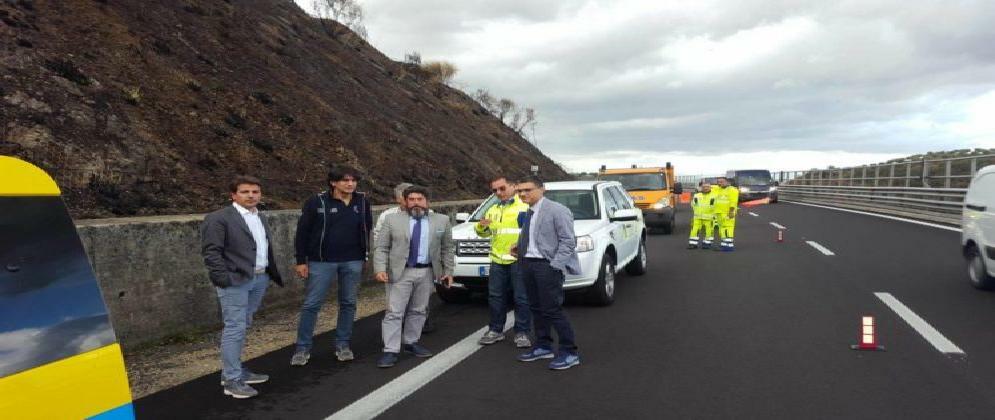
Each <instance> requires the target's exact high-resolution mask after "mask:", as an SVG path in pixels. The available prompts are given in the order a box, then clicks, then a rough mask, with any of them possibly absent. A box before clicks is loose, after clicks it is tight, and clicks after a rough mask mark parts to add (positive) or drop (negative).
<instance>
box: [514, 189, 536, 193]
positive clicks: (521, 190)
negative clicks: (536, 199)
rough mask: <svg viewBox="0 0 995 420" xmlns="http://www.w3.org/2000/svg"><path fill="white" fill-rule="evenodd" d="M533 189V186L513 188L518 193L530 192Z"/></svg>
mask: <svg viewBox="0 0 995 420" xmlns="http://www.w3.org/2000/svg"><path fill="white" fill-rule="evenodd" d="M533 190H535V188H519V189H517V190H515V192H517V193H519V194H528V193H530V192H532V191H533Z"/></svg>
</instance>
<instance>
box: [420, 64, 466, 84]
mask: <svg viewBox="0 0 995 420" xmlns="http://www.w3.org/2000/svg"><path fill="white" fill-rule="evenodd" d="M421 68H422V69H423V70H425V71H426V72H428V73H429V74H430V75H431V76H432V80H433V81H435V82H439V83H445V84H447V85H448V84H449V82H451V81H452V80H453V77H455V76H456V72H457V71H459V68H458V67H456V65H455V64H453V63H450V62H448V61H429V62H427V63H424V64H422V65H421Z"/></svg>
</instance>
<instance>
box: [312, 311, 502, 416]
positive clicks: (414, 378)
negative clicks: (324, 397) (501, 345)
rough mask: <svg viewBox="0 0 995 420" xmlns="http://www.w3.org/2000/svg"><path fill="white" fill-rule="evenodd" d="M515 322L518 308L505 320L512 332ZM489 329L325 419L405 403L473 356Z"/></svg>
mask: <svg viewBox="0 0 995 420" xmlns="http://www.w3.org/2000/svg"><path fill="white" fill-rule="evenodd" d="M513 325H515V314H514V311H509V312H508V320H507V321H505V323H504V331H508V330H509V329H511V327H512V326H513ZM487 330H488V327H486V326H485V327H483V328H481V329H479V330H477V331H474V332H473V333H471V334H470V335H469V336H467V337H466V338H464V339H462V340H460V341H459V342H458V343H456V344H453V345H452V346H449V348H447V349H446V350H444V351H443V352H441V353H439V354H436V355H435V356H432V357H431V358H430V359H428V360H426V361H424V362H422V363H421V364H420V365H418V366H415V368H414V369H411V370H409V371H407V372H406V373H405V374H403V375H401V376H398V377H397V378H394V380H393V381H390V382H388V383H387V384H385V385H384V386H381V387H380V388H377V390H376V391H373V392H371V393H369V394H368V395H366V396H365V397H363V398H360V399H358V400H356V401H355V402H353V403H352V404H349V405H348V406H346V407H345V408H343V409H341V410H339V411H337V412H336V413H335V414H332V415H331V416H329V417H326V418H325V420H340V419H342V420H344V419H350V420H351V419H372V418H374V417H376V416H379V415H380V414H383V412H384V411H387V409H389V408H391V407H393V406H394V404H397V403H399V402H401V401H402V400H404V399H405V398H407V397H408V396H409V395H411V394H413V393H414V392H415V391H417V390H418V389H420V388H421V387H423V386H425V385H427V384H428V383H429V382H431V381H432V380H433V379H435V378H437V377H439V375H442V374H443V373H445V372H446V371H447V370H449V369H450V368H452V367H453V366H456V364H458V363H459V362H462V361H463V359H466V358H467V357H470V355H472V354H473V353H476V352H477V350H480V348H481V347H483V346H481V345H480V344H477V340H478V339H480V336H481V335H483V334H484V333H486V332H487Z"/></svg>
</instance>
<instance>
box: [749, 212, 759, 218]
mask: <svg viewBox="0 0 995 420" xmlns="http://www.w3.org/2000/svg"><path fill="white" fill-rule="evenodd" d="M750 216H753V217H759V216H760V215H759V214H756V213H754V212H752V211H751V212H750Z"/></svg>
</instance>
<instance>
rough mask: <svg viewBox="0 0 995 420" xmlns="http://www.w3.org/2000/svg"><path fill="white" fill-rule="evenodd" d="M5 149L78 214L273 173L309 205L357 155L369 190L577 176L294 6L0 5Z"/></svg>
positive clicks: (456, 96)
mask: <svg viewBox="0 0 995 420" xmlns="http://www.w3.org/2000/svg"><path fill="white" fill-rule="evenodd" d="M0 154H5V155H13V156H18V157H20V158H22V159H25V160H28V161H30V162H32V163H34V164H36V165H39V166H41V167H42V168H44V169H46V170H48V171H49V172H50V173H51V174H53V175H54V176H55V177H56V179H57V181H58V182H59V184H60V186H62V188H63V191H64V193H65V196H66V198H67V201H68V203H69V206H70V210H71V212H72V213H73V215H74V216H75V217H83V218H93V217H107V216H118V215H152V214H175V213H197V212H204V211H209V210H211V209H213V208H215V207H216V206H218V205H219V204H221V203H224V202H225V201H226V199H225V197H226V195H227V193H226V189H225V184H226V183H227V179H229V178H230V177H231V176H232V175H234V174H238V173H247V174H252V175H255V176H258V177H260V178H261V179H263V181H264V194H265V195H266V203H267V205H268V208H270V209H279V208H296V207H298V206H299V204H300V202H301V201H302V200H303V199H304V198H306V197H307V195H308V194H311V193H313V192H314V191H317V190H320V189H323V188H324V184H325V183H324V179H325V173H326V172H327V168H328V165H330V164H334V163H348V164H351V165H354V166H356V167H358V168H359V169H360V170H361V171H362V172H363V173H364V174H365V178H364V180H363V182H361V184H360V189H361V190H364V191H368V192H369V193H371V194H372V196H373V197H374V198H375V199H376V200H377V201H380V202H387V201H390V195H391V190H392V187H393V185H395V184H396V183H398V182H402V181H408V182H414V183H418V184H422V185H426V186H429V187H431V188H432V190H433V195H434V196H435V198H436V199H467V198H475V197H481V196H483V195H485V194H486V193H488V191H487V190H486V185H485V184H486V181H487V180H488V178H489V177H491V176H493V175H496V174H498V173H507V174H510V175H513V176H518V175H524V174H526V173H527V172H528V170H529V167H530V166H531V165H539V167H540V172H541V174H542V175H543V176H544V177H545V178H548V179H551V180H553V179H564V178H566V177H567V174H566V173H565V172H564V171H563V170H562V169H561V168H560V167H559V166H557V165H556V164H555V163H554V162H553V161H551V160H550V159H549V158H548V157H546V156H544V155H542V153H541V152H539V151H538V150H537V149H536V148H535V147H533V146H532V145H531V144H530V143H529V142H528V141H526V140H524V139H523V138H521V136H519V135H518V134H516V133H515V132H514V131H513V130H511V129H509V128H507V127H506V126H504V125H503V124H502V123H501V122H500V121H499V120H497V119H496V118H495V117H493V116H492V115H490V114H489V113H488V112H487V111H486V110H485V109H483V108H482V107H481V106H479V104H477V103H476V102H474V101H473V100H472V99H471V98H469V97H468V96H467V95H465V94H463V93H462V92H460V91H458V90H455V89H451V88H449V87H447V86H445V85H441V84H439V83H435V82H432V81H431V80H430V77H429V75H428V74H426V73H424V72H423V71H422V70H421V69H419V68H418V67H417V66H412V65H407V64H403V63H398V62H395V61H392V60H390V59H389V58H387V57H385V56H384V55H383V54H381V53H380V52H379V51H377V50H376V49H375V48H373V47H372V46H370V45H369V44H367V43H366V42H365V41H363V40H362V39H360V38H359V37H357V36H356V35H355V34H353V33H352V32H351V31H349V30H348V29H347V28H345V27H343V26H341V25H338V24H337V23H335V22H331V21H320V20H317V19H314V18H311V17H310V16H308V15H307V14H306V13H304V12H303V11H302V10H301V9H300V8H298V7H297V6H296V5H295V4H294V2H293V1H292V0H141V1H139V0H49V1H41V0H38V1H31V0H0Z"/></svg>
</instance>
